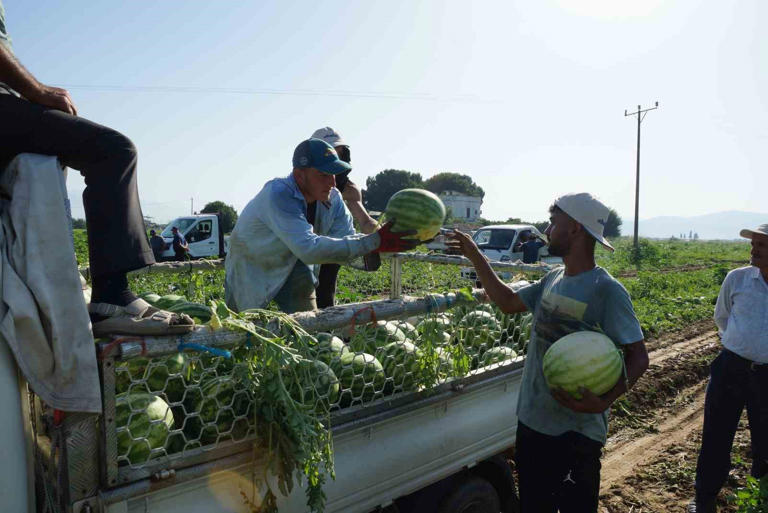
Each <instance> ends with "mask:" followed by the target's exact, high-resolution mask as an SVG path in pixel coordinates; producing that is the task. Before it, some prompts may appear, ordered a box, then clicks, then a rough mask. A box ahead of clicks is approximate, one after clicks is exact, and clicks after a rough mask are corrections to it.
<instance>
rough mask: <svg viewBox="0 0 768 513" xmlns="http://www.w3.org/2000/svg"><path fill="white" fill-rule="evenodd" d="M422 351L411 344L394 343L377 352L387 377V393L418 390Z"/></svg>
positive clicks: (377, 357)
mask: <svg viewBox="0 0 768 513" xmlns="http://www.w3.org/2000/svg"><path fill="white" fill-rule="evenodd" d="M420 358H421V351H420V350H419V349H418V348H417V347H416V346H415V345H413V344H412V343H410V342H392V343H389V344H387V345H386V346H384V347H381V348H379V350H378V351H376V359H377V360H379V361H380V362H381V364H382V365H383V366H384V375H385V376H386V377H387V382H386V386H385V389H384V391H385V393H389V392H392V391H401V390H402V391H406V390H413V389H414V388H416V384H417V381H418V379H417V378H418V373H419V359H420Z"/></svg>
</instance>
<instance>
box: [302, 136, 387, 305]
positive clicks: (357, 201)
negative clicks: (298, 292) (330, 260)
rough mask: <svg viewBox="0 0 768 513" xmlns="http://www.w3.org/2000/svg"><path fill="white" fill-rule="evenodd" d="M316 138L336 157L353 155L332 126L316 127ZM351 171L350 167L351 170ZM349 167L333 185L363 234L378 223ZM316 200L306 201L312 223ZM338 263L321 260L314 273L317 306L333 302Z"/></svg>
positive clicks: (342, 158) (339, 175)
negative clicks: (324, 262) (352, 179)
mask: <svg viewBox="0 0 768 513" xmlns="http://www.w3.org/2000/svg"><path fill="white" fill-rule="evenodd" d="M312 137H313V138H315V139H322V140H323V141H325V142H327V143H328V144H330V145H331V146H333V148H334V149H335V150H336V153H338V154H339V159H340V160H342V161H344V162H346V163H347V164H351V163H352V155H351V152H350V149H349V145H348V144H347V143H346V142H344V141H343V140H342V138H341V136H340V135H339V133H338V132H337V131H336V130H334V129H333V128H331V127H329V126H327V127H324V128H318V129H317V130H315V132H314V133H313V134H312ZM350 171H351V170H350ZM350 171H343V172H341V173H339V174H338V175H336V188H337V189H338V190H339V192H341V197H342V199H343V200H344V203H345V204H346V205H347V208H348V209H349V211H350V213H351V214H352V217H353V218H354V220H355V221H357V224H358V226H359V227H360V231H361V232H362V233H365V234H369V233H373V232H375V231H376V228H377V227H378V224H377V223H376V220H375V219H373V218H372V217H371V216H370V215H369V214H368V212H367V211H366V210H365V207H364V206H363V194H362V192H360V188H359V187H358V186H357V185H355V184H354V183H353V182H352V181H351V180H350V179H349V173H350ZM316 209H317V202H312V203H309V204H308V205H307V216H308V217H310V218H311V219H310V224H313V225H314V223H313V221H314V217H315V211H316ZM340 267H341V266H340V265H339V264H321V265H320V271H319V273H318V276H317V282H318V283H317V289H316V294H317V307H318V308H326V307H328V306H333V305H334V304H335V303H336V280H337V278H338V276H339V269H340Z"/></svg>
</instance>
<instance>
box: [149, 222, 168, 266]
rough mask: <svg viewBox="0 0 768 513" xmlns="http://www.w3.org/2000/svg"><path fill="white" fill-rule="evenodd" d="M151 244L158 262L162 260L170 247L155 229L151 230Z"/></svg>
mask: <svg viewBox="0 0 768 513" xmlns="http://www.w3.org/2000/svg"><path fill="white" fill-rule="evenodd" d="M149 245H150V246H152V254H153V255H155V260H156V261H158V262H159V261H160V260H162V259H163V252H164V251H165V250H166V249H168V244H167V243H166V242H165V239H163V238H162V237H160V236H159V235H158V234H157V232H156V231H155V230H149Z"/></svg>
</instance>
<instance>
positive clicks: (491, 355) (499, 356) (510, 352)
mask: <svg viewBox="0 0 768 513" xmlns="http://www.w3.org/2000/svg"><path fill="white" fill-rule="evenodd" d="M515 358H517V353H516V352H515V351H514V349H512V348H510V347H506V346H499V347H492V348H490V349H489V350H487V351H486V352H484V353H483V355H482V356H481V357H480V365H482V366H485V365H491V364H494V363H501V362H506V361H511V360H514V359H515Z"/></svg>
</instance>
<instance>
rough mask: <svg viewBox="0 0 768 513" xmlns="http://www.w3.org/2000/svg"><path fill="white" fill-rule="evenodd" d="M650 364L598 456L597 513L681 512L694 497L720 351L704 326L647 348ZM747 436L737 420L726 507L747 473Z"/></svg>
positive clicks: (617, 413)
mask: <svg viewBox="0 0 768 513" xmlns="http://www.w3.org/2000/svg"><path fill="white" fill-rule="evenodd" d="M648 346H649V349H650V353H649V356H650V360H651V365H650V368H649V370H648V372H647V373H646V375H645V376H643V378H642V379H641V380H640V382H638V384H637V385H636V386H635V388H634V389H633V390H632V392H631V393H630V394H629V397H628V398H627V400H626V401H625V402H623V403H622V404H621V405H617V407H616V408H614V415H613V418H612V419H611V424H612V429H611V432H610V433H609V439H608V443H607V444H606V449H605V453H604V456H603V462H602V463H603V468H602V472H601V489H600V494H601V495H600V511H601V512H607V513H627V512H630V511H631V512H632V513H650V512H659V513H667V512H675V511H685V505H686V504H687V502H688V500H689V499H690V498H691V497H692V495H693V480H694V474H695V469H696V458H697V456H698V449H699V443H700V439H701V427H702V423H703V411H704V393H705V389H706V383H707V379H708V373H709V371H708V367H709V363H710V362H711V360H712V359H713V358H714V357H715V356H716V355H717V353H718V352H719V350H720V343H719V340H718V337H717V334H716V333H715V330H714V324H713V323H711V322H705V323H699V324H697V325H695V326H692V327H691V328H689V329H687V330H686V331H684V332H682V333H679V334H675V335H670V336H666V337H662V338H660V339H657V340H652V341H649V343H648ZM748 448H749V433H748V431H746V424H745V422H744V419H743V420H742V424H741V426H740V427H739V432H738V433H737V436H736V442H735V443H734V461H735V465H734V471H733V472H732V473H731V478H730V479H729V482H728V483H727V485H726V489H724V490H723V492H722V493H721V503H720V511H729V512H735V511H736V509H735V507H733V506H732V505H729V504H727V503H726V501H725V497H726V496H727V495H729V494H730V493H732V492H733V491H734V490H735V488H737V487H739V486H743V485H744V482H745V481H744V478H745V475H746V474H747V473H748V472H749V463H750V461H749V457H748V452H749V451H748Z"/></svg>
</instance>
